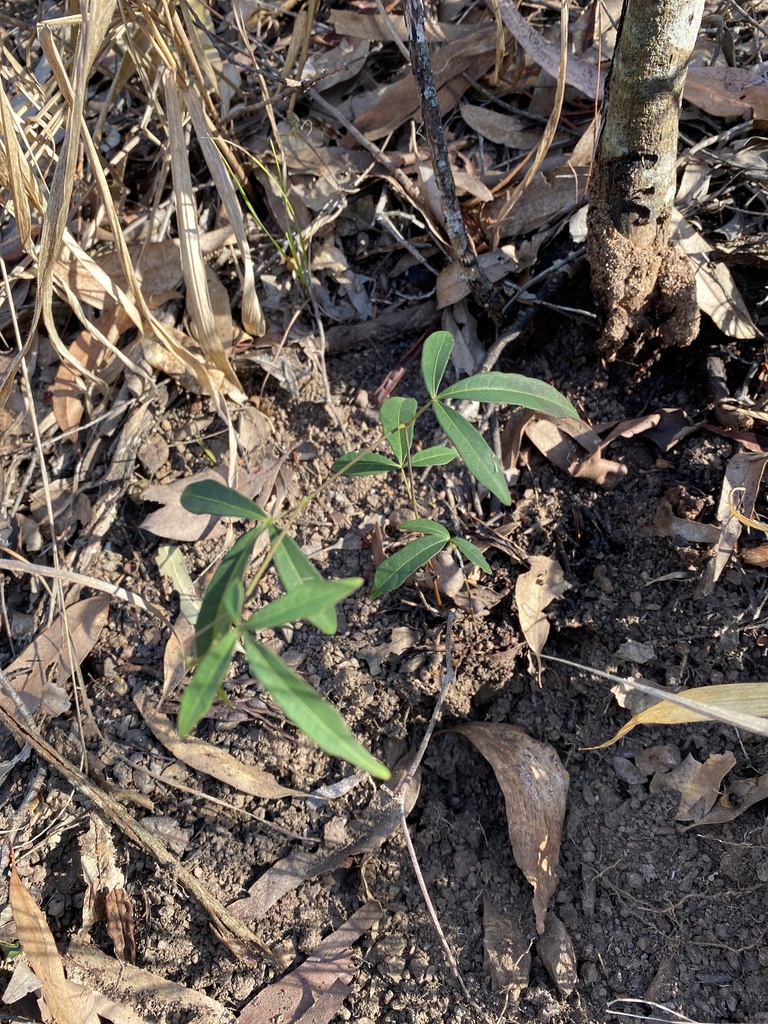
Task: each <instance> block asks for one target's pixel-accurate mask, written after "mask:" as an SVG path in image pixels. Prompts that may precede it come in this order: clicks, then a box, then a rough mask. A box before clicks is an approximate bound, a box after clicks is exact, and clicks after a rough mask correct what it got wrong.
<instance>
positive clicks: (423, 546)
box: [371, 537, 446, 597]
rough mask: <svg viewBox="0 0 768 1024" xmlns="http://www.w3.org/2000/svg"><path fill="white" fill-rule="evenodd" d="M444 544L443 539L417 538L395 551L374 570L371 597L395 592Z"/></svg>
mask: <svg viewBox="0 0 768 1024" xmlns="http://www.w3.org/2000/svg"><path fill="white" fill-rule="evenodd" d="M445 543H446V542H445V540H444V538H443V537H419V539H418V540H412V541H411V542H410V544H406V545H405V547H404V548H401V549H400V550H399V551H396V552H395V554H394V555H392V556H391V557H390V558H387V559H386V560H385V561H383V562H382V563H381V565H380V566H379V567H378V569H377V570H376V575H375V576H374V577H373V587H372V588H371V597H381V595H382V594H388V593H389V592H390V590H396V589H397V588H398V587H399V586H400V585H401V584H402V583H405V581H406V580H407V579H408V577H409V576H413V574H414V573H415V572H416V570H417V569H420V568H421V567H422V565H426V564H427V562H428V561H429V560H430V558H432V556H433V555H436V554H437V552H438V551H442V549H443V548H444V547H445Z"/></svg>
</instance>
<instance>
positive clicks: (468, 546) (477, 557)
mask: <svg viewBox="0 0 768 1024" xmlns="http://www.w3.org/2000/svg"><path fill="white" fill-rule="evenodd" d="M451 544H453V546H454V547H455V548H458V549H459V551H460V552H461V553H462V555H464V557H465V558H466V559H467V561H469V562H472V564H473V565H479V566H480V568H481V569H484V570H485V572H487V573H491V572H493V569H491V567H490V565H488V562H487V561H486V560H485V556H484V555H483V552H482V551H481V550H480V548H479V547H477V545H476V544H473V543H472V541H471V540H466V539H465V538H464V537H451Z"/></svg>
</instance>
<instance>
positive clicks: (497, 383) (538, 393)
mask: <svg viewBox="0 0 768 1024" xmlns="http://www.w3.org/2000/svg"><path fill="white" fill-rule="evenodd" d="M439 397H440V399H444V398H466V399H469V400H471V401H474V402H503V403H504V404H505V405H521V406H522V407H523V408H524V409H535V410H536V412H545V413H547V415H549V416H572V417H574V418H575V419H578V418H579V414H578V413H577V412H576V410H575V409H574V407H573V406H572V405H571V403H570V402H569V401H568V399H567V398H565V397H564V396H563V395H561V394H560V392H559V391H558V390H557V389H556V388H553V387H552V385H551V384H545V383H544V381H543V380H534V379H533V378H532V377H523V376H522V375H521V374H519V373H499V372H498V371H496V370H494V371H493V372H491V373H476V374H475V375H474V377H466V378H465V379H464V380H459V381H456V383H455V384H451V385H450V386H449V387H447V388H446V389H445V391H442V392H441V393H440V395H439Z"/></svg>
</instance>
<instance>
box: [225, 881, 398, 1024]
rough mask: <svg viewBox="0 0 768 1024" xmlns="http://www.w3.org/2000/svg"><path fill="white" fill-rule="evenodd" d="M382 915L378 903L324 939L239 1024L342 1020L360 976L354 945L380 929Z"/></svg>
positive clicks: (262, 994) (254, 1001) (251, 1006)
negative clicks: (345, 1004)
mask: <svg viewBox="0 0 768 1024" xmlns="http://www.w3.org/2000/svg"><path fill="white" fill-rule="evenodd" d="M382 913H383V910H382V907H381V906H380V905H379V904H378V903H376V902H375V901H374V900H371V901H370V902H368V903H366V904H364V905H363V906H362V907H361V908H360V909H359V910H357V911H355V913H354V914H353V915H352V916H351V917H350V918H349V919H348V920H347V921H345V922H344V924H343V925H341V927H340V928H337V929H336V931H334V932H332V933H331V934H330V935H329V936H328V937H327V938H325V939H323V941H322V942H321V943H320V945H319V946H318V947H317V948H316V949H315V950H314V952H313V953H312V955H311V956H309V957H307V959H306V960H305V961H304V963H303V964H301V965H300V966H299V967H297V968H296V969H295V970H293V971H291V972H290V974H286V975H285V976H284V977H282V978H281V979H280V980H279V981H275V982H273V983H272V984H271V985H267V986H266V988H263V989H262V990H261V992H259V994H258V995H257V996H256V997H255V999H252V1000H251V1002H250V1003H248V1004H247V1005H246V1006H244V1007H243V1009H242V1010H241V1011H240V1017H239V1020H240V1024H262V1022H264V1021H272V1020H274V1021H278V1020H285V1021H293V1022H295V1024H299V1022H300V1021H306V1024H309V1022H310V1021H311V1022H312V1024H330V1022H331V1021H332V1020H336V1019H337V1016H336V1015H337V1014H338V1013H339V1011H340V1010H341V1009H342V1007H343V1001H344V999H345V998H346V997H347V996H348V995H349V993H350V991H351V982H352V979H353V978H354V976H355V973H356V971H357V967H356V965H355V962H354V960H353V956H352V945H353V943H355V942H356V941H357V940H358V939H359V938H360V937H361V936H362V935H364V934H365V933H366V932H368V931H370V930H371V929H372V928H374V927H375V926H376V924H377V923H378V921H379V919H380V917H381V915H382Z"/></svg>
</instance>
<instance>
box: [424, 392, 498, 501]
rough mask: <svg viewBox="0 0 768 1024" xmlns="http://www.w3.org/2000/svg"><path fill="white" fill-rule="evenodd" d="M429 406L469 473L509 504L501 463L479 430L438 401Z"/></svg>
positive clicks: (459, 414)
mask: <svg viewBox="0 0 768 1024" xmlns="http://www.w3.org/2000/svg"><path fill="white" fill-rule="evenodd" d="M432 410H433V412H434V414H435V416H436V417H437V422H438V423H439V424H440V426H441V427H442V428H443V430H444V431H445V433H446V434H447V436H448V440H449V441H452V442H453V444H454V445H455V446H456V451H457V452H458V453H459V455H460V456H461V457H462V459H463V460H464V464H465V466H466V467H467V469H468V470H469V472H470V473H471V474H472V476H473V477H474V478H475V479H476V480H479V481H480V483H481V484H483V486H484V487H487V488H488V490H489V491H490V492H491V494H495V495H496V497H497V498H498V499H499V501H500V502H502V504H504V505H511V504H512V499H511V497H510V496H509V488H508V487H507V481H506V480H505V479H504V474H503V473H502V471H501V464H500V463H499V460H498V459H497V458H496V456H495V455H494V453H493V451H492V450H491V448H489V446H488V444H487V442H486V441H485V439H484V438H483V435H482V434H481V433H480V431H479V430H476V429H475V427H473V426H472V424H471V423H468V422H467V421H466V420H465V419H464V417H463V416H462V415H461V413H458V412H456V410H455V409H451V408H450V407H449V406H447V405H443V404H442V403H441V402H435V403H434V404H433V406H432Z"/></svg>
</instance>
